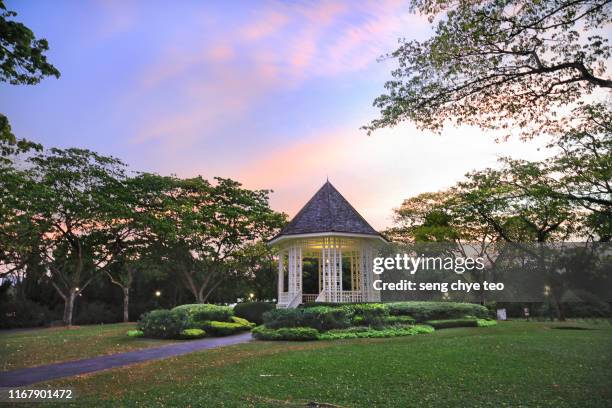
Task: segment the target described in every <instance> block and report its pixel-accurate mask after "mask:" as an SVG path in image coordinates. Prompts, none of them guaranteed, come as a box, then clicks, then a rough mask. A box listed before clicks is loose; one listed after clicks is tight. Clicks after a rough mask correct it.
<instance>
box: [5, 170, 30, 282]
mask: <svg viewBox="0 0 612 408" xmlns="http://www.w3.org/2000/svg"><path fill="white" fill-rule="evenodd" d="M36 188H37V186H36V185H35V183H33V182H32V180H31V178H30V174H29V172H28V171H24V170H18V169H15V168H13V167H12V166H2V167H0V273H2V274H11V273H23V272H24V271H25V269H26V265H27V264H28V261H29V260H30V259H31V258H32V256H34V255H35V248H36V239H37V238H36V237H37V234H36V231H35V229H34V228H33V225H32V222H31V213H29V212H27V211H26V208H27V203H28V200H30V199H31V197H32V194H34V192H35V191H36Z"/></svg>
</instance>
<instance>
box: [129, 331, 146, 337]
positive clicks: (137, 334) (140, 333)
mask: <svg viewBox="0 0 612 408" xmlns="http://www.w3.org/2000/svg"><path fill="white" fill-rule="evenodd" d="M126 334H127V336H128V337H142V336H144V333H143V331H142V330H128V331H127V333H126Z"/></svg>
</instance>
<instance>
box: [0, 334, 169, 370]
mask: <svg viewBox="0 0 612 408" xmlns="http://www.w3.org/2000/svg"><path fill="white" fill-rule="evenodd" d="M134 326H135V324H134V323H118V324H104V325H95V326H80V327H73V328H70V329H67V328H64V327H58V328H48V329H35V330H23V331H21V330H17V331H5V332H2V331H0V370H2V371H5V370H12V369H15V368H22V367H32V366H36V365H41V364H49V363H56V362H59V361H67V360H76V359H80V358H86V357H95V356H99V355H103V354H113V353H119V352H122V351H130V350H136V349H140V348H145V347H152V346H159V345H162V344H166V343H169V342H170V341H163V340H147V339H134V338H129V337H127V336H126V335H125V332H126V331H128V330H129V329H132V328H134Z"/></svg>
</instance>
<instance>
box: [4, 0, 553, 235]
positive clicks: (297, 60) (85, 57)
mask: <svg viewBox="0 0 612 408" xmlns="http://www.w3.org/2000/svg"><path fill="white" fill-rule="evenodd" d="M7 7H8V8H9V9H12V10H15V11H17V12H18V17H17V20H18V21H22V22H24V23H25V24H26V25H27V26H29V27H30V28H32V29H33V31H34V32H35V33H36V35H37V36H39V37H43V38H46V39H47V40H49V43H50V47H51V50H50V52H49V53H48V57H49V60H50V61H51V62H52V63H53V64H55V66H56V67H57V68H58V69H59V70H60V71H61V73H62V76H61V78H60V79H59V80H56V79H54V78H50V79H46V80H45V81H43V82H42V83H41V84H39V85H37V86H30V87H26V86H10V85H7V84H2V85H0V87H1V92H2V95H3V96H2V98H0V111H2V112H3V113H5V114H6V115H7V116H8V117H9V119H10V120H11V123H12V126H13V129H14V131H15V133H16V134H17V135H18V136H19V137H25V138H28V139H31V140H35V141H39V142H41V143H43V144H44V145H45V146H58V147H72V146H76V147H82V148H88V149H92V150H95V151H98V152H100V153H103V154H108V155H113V156H116V157H119V158H121V159H122V160H124V161H125V162H126V163H128V164H129V165H130V167H131V168H132V169H134V170H139V171H152V172H157V173H160V174H171V173H172V174H177V175H179V176H184V177H188V176H195V175H197V174H201V175H202V176H204V177H206V178H212V177H214V176H221V177H231V178H234V179H237V180H239V181H241V182H242V183H243V184H245V185H246V186H247V187H249V188H267V189H273V190H274V193H273V194H272V195H271V205H272V207H273V208H274V209H276V210H278V211H284V212H287V213H288V214H289V215H290V216H293V215H295V213H296V212H297V210H299V208H300V207H301V206H302V205H303V204H304V203H305V202H306V201H307V200H308V199H309V198H310V197H311V196H312V194H314V192H315V191H316V190H317V189H318V188H319V187H320V186H321V185H322V184H323V183H324V182H325V179H326V177H329V179H330V181H331V182H332V183H333V184H334V185H335V186H336V187H337V188H338V189H339V190H340V191H341V192H342V193H343V194H344V196H345V197H346V198H347V199H348V200H349V201H350V202H351V203H352V204H353V205H354V206H355V208H357V210H358V211H360V212H361V213H362V215H363V216H364V217H365V218H366V219H367V220H368V221H370V222H371V224H372V225H373V226H374V227H375V228H379V229H382V228H385V227H387V226H389V225H390V223H391V220H392V209H393V208H394V207H398V206H399V205H400V204H401V202H402V200H403V199H405V198H407V197H410V196H413V195H416V194H418V193H421V192H426V191H437V190H440V189H443V188H447V187H449V186H451V185H453V184H454V183H455V182H457V181H458V180H460V179H461V178H462V176H463V174H465V173H466V172H468V171H470V170H472V169H478V168H483V167H487V166H493V165H495V162H496V160H497V158H498V157H500V156H504V155H512V156H514V157H520V158H527V159H533V158H538V157H541V152H538V151H537V149H536V145H539V144H542V143H536V142H530V143H522V142H519V141H511V142H506V143H502V144H499V143H496V142H495V135H494V134H491V133H483V132H481V131H480V130H478V129H473V128H460V129H448V130H446V131H444V132H443V133H442V134H441V135H434V134H431V133H427V132H421V131H418V130H416V129H415V128H414V126H412V125H411V124H409V123H407V124H405V125H402V126H398V127H396V128H393V129H385V130H381V131H378V132H376V133H374V134H373V135H372V136H369V137H368V136H367V135H366V134H365V132H364V131H361V130H359V127H360V126H362V125H364V124H366V123H368V121H369V120H371V119H372V118H374V117H375V116H376V113H377V112H376V110H375V109H374V108H373V107H372V106H371V104H372V101H373V100H374V98H375V97H376V96H378V95H379V94H380V93H381V92H382V90H383V84H384V82H385V80H387V79H388V78H389V72H390V70H391V68H392V67H393V62H392V61H384V62H379V61H377V58H378V57H380V56H381V55H383V54H385V53H386V52H390V51H392V50H394V48H395V47H396V46H397V40H398V38H400V37H404V38H408V39H425V38H427V37H428V36H429V34H430V33H431V29H430V26H429V24H428V22H427V20H426V19H425V18H423V17H420V16H416V15H413V14H410V13H409V10H408V7H407V4H406V3H405V2H401V1H372V2H350V1H346V2H332V1H326V2H308V1H286V2H277V1H242V2H240V1H232V2H225V1H206V2H203V1H180V2H167V1H130V2H124V1H76V0H75V1H59V2H40V1H8V2H7Z"/></svg>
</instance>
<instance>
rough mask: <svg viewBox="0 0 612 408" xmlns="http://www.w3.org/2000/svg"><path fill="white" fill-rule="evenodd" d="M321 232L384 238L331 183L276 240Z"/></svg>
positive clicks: (319, 192)
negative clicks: (285, 236) (282, 237)
mask: <svg viewBox="0 0 612 408" xmlns="http://www.w3.org/2000/svg"><path fill="white" fill-rule="evenodd" d="M321 232H345V233H352V234H368V235H376V236H380V234H379V233H378V232H376V230H375V229H374V228H372V227H371V226H370V224H368V222H367V221H366V220H365V219H364V218H363V217H362V216H361V215H359V213H358V212H357V210H355V209H354V208H353V206H352V205H351V204H350V203H349V202H348V201H346V199H345V198H344V197H342V194H340V193H339V192H338V190H336V188H335V187H334V186H332V184H331V183H330V182H329V181H327V182H326V183H325V184H323V187H321V188H320V189H319V191H317V192H316V193H315V195H314V196H313V197H312V198H311V199H310V201H308V202H307V203H306V205H305V206H304V207H303V208H302V209H301V210H300V212H298V213H297V215H296V216H295V217H294V218H293V220H291V222H290V223H289V224H287V225H286V226H285V228H283V229H282V231H281V232H280V233H279V234H278V235H277V236H276V237H275V238H278V237H280V236H283V235H296V234H312V233H321Z"/></svg>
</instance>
